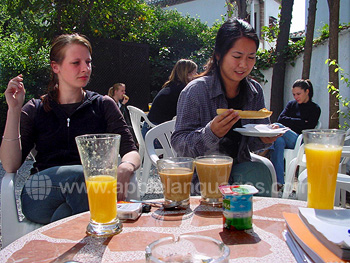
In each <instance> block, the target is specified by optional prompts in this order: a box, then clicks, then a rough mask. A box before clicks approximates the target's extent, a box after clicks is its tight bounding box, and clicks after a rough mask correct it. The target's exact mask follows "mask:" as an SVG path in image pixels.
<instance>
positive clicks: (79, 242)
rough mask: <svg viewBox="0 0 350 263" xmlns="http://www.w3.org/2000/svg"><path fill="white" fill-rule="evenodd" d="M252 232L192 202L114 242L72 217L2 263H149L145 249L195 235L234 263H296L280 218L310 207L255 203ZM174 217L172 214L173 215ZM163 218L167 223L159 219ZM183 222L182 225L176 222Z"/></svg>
mask: <svg viewBox="0 0 350 263" xmlns="http://www.w3.org/2000/svg"><path fill="white" fill-rule="evenodd" d="M253 201H254V205H253V209H254V215H253V229H251V230H246V231H229V230H226V229H223V227H222V225H223V224H222V213H221V212H220V211H215V209H214V211H213V210H212V209H208V208H207V207H205V206H202V205H199V198H197V197H193V198H191V209H190V211H191V210H192V213H188V214H186V215H183V216H181V215H175V214H174V213H176V212H171V213H172V214H169V215H166V216H165V217H164V218H163V217H162V214H161V213H159V210H156V209H154V210H153V212H151V213H148V214H142V216H141V217H140V218H139V219H138V220H136V221H129V222H123V231H122V232H121V233H120V234H119V235H116V236H113V237H111V238H100V239H98V238H94V237H91V236H87V235H86V234H85V230H86V226H87V224H88V222H89V213H88V212H86V213H82V214H79V215H75V216H71V217H69V218H65V219H62V220H60V221H57V222H54V223H51V224H49V225H46V226H44V227H41V228H39V229H37V230H35V231H33V232H31V233H29V234H27V235H25V236H23V237H21V238H20V239H18V240H16V241H15V242H13V243H12V244H10V245H8V246H7V247H6V248H4V249H3V250H1V251H0V262H21V263H23V262H65V261H68V260H76V261H79V262H94V263H95V262H145V247H146V246H147V245H148V244H149V243H151V242H152V241H154V240H157V239H159V238H162V237H167V236H173V235H180V234H197V235H205V236H210V237H213V238H216V239H218V240H222V241H223V242H224V243H225V244H226V245H228V246H229V247H230V249H231V255H230V262H295V259H294V257H293V255H292V253H291V252H290V250H289V248H288V246H287V244H286V243H285V241H284V238H283V236H282V232H283V231H284V230H285V223H284V219H283V216H282V212H292V213H297V212H298V207H305V206H306V202H303V201H296V200H288V199H277V198H263V197H254V198H253ZM169 213H170V212H169ZM156 216H158V217H159V216H160V217H162V218H163V219H165V220H160V219H156V218H155V217H156ZM181 218H185V219H182V220H178V219H181Z"/></svg>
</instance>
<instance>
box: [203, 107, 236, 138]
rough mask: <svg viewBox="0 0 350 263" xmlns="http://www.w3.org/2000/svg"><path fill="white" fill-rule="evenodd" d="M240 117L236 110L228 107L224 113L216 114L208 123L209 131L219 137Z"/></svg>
mask: <svg viewBox="0 0 350 263" xmlns="http://www.w3.org/2000/svg"><path fill="white" fill-rule="evenodd" d="M239 119H240V117H239V115H238V113H237V112H235V111H234V110H233V109H229V110H227V111H225V112H224V113H222V114H220V115H217V116H216V117H215V118H214V119H213V120H212V122H211V123H210V129H211V131H212V132H213V133H214V134H215V135H216V136H217V137H219V138H222V137H224V136H225V135H226V133H228V131H229V130H230V129H231V128H232V126H233V125H234V124H235V123H236V122H237V121H238V120H239Z"/></svg>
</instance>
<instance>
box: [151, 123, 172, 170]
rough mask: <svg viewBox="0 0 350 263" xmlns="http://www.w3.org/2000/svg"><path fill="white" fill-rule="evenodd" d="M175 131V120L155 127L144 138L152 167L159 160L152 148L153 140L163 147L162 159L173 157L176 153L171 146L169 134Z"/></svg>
mask: <svg viewBox="0 0 350 263" xmlns="http://www.w3.org/2000/svg"><path fill="white" fill-rule="evenodd" d="M174 129H175V120H171V121H166V122H163V123H161V124H159V125H157V126H156V127H154V128H152V129H150V130H149V131H148V132H147V134H146V137H145V145H146V152H147V154H148V156H149V158H150V159H151V161H152V163H153V165H155V166H156V165H157V161H158V160H159V157H158V156H159V155H158V154H157V152H156V149H155V148H154V140H155V139H158V141H159V142H160V144H161V145H162V147H163V156H164V157H175V156H177V154H176V152H175V151H174V150H173V148H172V146H171V134H172V133H173V131H174Z"/></svg>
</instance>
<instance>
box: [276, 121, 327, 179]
mask: <svg viewBox="0 0 350 263" xmlns="http://www.w3.org/2000/svg"><path fill="white" fill-rule="evenodd" d="M320 128H321V122H320V121H318V122H317V125H316V127H315V129H320ZM302 142H303V134H300V135H299V136H298V138H297V141H296V142H295V146H294V149H284V152H283V156H284V161H285V169H284V170H285V172H286V173H287V171H288V169H289V165H290V163H291V161H292V160H293V159H294V158H296V157H297V155H298V151H299V149H300V145H301V144H302Z"/></svg>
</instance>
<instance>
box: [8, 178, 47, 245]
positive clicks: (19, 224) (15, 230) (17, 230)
mask: <svg viewBox="0 0 350 263" xmlns="http://www.w3.org/2000/svg"><path fill="white" fill-rule="evenodd" d="M15 175H16V174H15V173H5V175H4V177H3V178H2V180H1V235H2V243H1V244H2V247H3V248H4V247H6V246H7V245H9V244H10V243H12V242H13V241H15V240H16V239H18V238H20V237H21V236H23V235H25V234H27V233H29V232H31V231H33V230H35V229H37V228H39V227H41V226H42V225H41V224H36V223H33V222H31V221H29V220H27V219H24V220H23V221H19V218H18V213H17V205H16V197H15Z"/></svg>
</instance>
